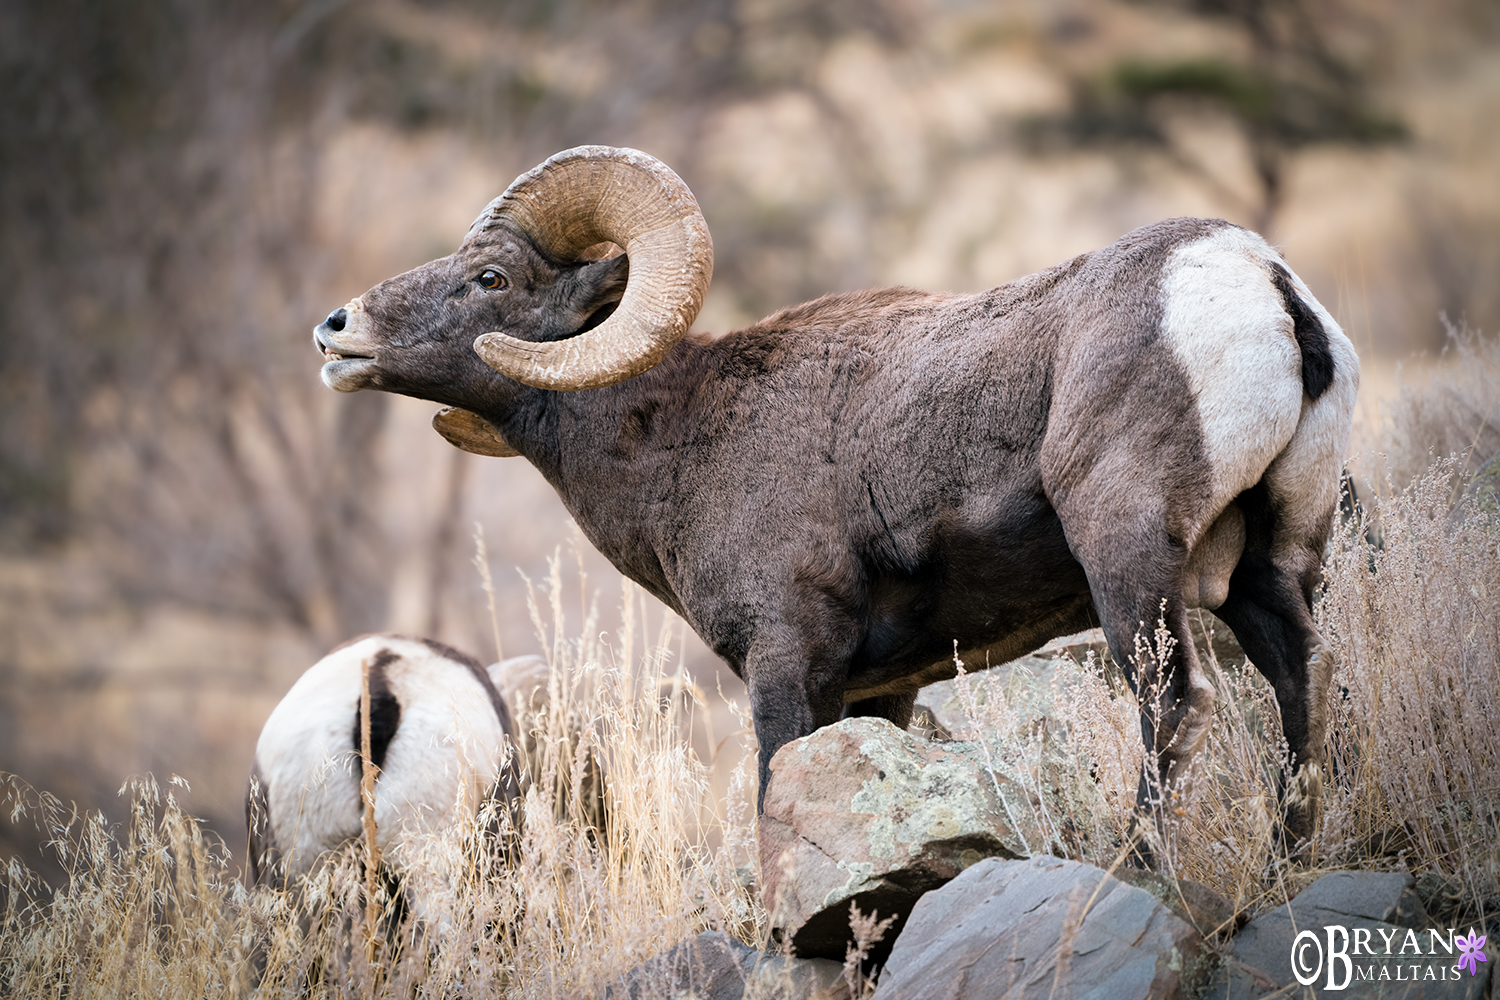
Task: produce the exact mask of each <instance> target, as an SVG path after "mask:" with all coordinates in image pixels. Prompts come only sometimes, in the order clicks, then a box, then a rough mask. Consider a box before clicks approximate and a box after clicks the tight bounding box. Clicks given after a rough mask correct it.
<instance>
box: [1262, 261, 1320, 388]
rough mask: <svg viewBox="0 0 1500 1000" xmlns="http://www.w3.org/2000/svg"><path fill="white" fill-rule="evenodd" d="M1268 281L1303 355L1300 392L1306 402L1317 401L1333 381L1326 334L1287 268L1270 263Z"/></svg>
mask: <svg viewBox="0 0 1500 1000" xmlns="http://www.w3.org/2000/svg"><path fill="white" fill-rule="evenodd" d="M1271 280H1272V281H1273V282H1275V284H1276V291H1278V292H1280V293H1281V305H1282V308H1284V309H1285V310H1286V314H1287V315H1288V316H1290V317H1292V334H1293V335H1294V336H1295V337H1296V338H1297V348H1298V350H1300V351H1301V352H1302V391H1303V392H1305V393H1307V397H1308V398H1309V399H1317V398H1318V397H1319V396H1321V395H1323V393H1324V392H1326V391H1328V386H1329V385H1331V384H1332V382H1333V352H1332V351H1330V350H1329V349H1328V331H1327V330H1324V329H1323V321H1322V320H1320V319H1318V314H1317V313H1315V312H1313V311H1312V310H1311V309H1309V308H1308V307H1307V303H1306V302H1303V301H1302V296H1300V295H1298V294H1297V289H1296V288H1294V287H1293V286H1292V276H1291V275H1290V274H1289V273H1288V272H1287V269H1286V268H1284V267H1282V266H1281V265H1280V264H1277V263H1275V262H1272V264H1271Z"/></svg>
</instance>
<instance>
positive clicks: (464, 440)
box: [432, 406, 521, 458]
mask: <svg viewBox="0 0 1500 1000" xmlns="http://www.w3.org/2000/svg"><path fill="white" fill-rule="evenodd" d="M432 429H433V430H435V431H437V432H438V433H439V434H441V435H442V436H443V439H444V440H445V441H447V442H448V443H449V444H451V445H452V446H453V447H455V448H457V449H459V450H460V451H467V452H470V453H472V454H475V455H486V456H488V457H490V458H513V457H515V456H516V455H519V454H521V453H520V452H519V451H516V449H514V448H512V447H511V446H510V442H509V441H507V440H505V435H503V434H501V433H500V428H498V427H496V426H495V425H494V424H492V423H490V422H489V421H488V420H486V419H484V418H483V417H481V416H480V415H479V414H477V413H474V412H473V411H471V410H461V409H459V408H458V407H456V406H445V407H443V408H442V409H441V410H438V411H437V412H436V413H434V414H433V415H432Z"/></svg>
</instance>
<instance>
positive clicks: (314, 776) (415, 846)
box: [245, 634, 520, 917]
mask: <svg viewBox="0 0 1500 1000" xmlns="http://www.w3.org/2000/svg"><path fill="white" fill-rule="evenodd" d="M366 661H368V662H369V664H370V706H371V707H370V744H371V747H370V749H371V753H370V756H371V759H372V760H373V761H374V763H375V765H376V766H377V767H378V768H379V774H378V777H377V779H376V782H375V795H374V798H375V823H376V831H377V832H376V838H375V839H376V844H377V846H378V847H379V849H380V854H381V857H382V866H383V867H384V868H385V869H386V872H387V874H388V875H390V876H393V877H395V878H400V879H406V880H408V882H410V880H411V877H412V876H415V875H416V874H417V873H416V872H415V870H414V866H415V865H418V862H419V858H420V855H421V853H422V850H423V847H424V846H425V845H426V844H429V843H431V841H432V835H433V834H434V833H436V832H437V831H439V830H443V829H447V828H451V827H452V826H453V825H454V824H455V823H459V822H473V820H474V817H475V816H476V815H477V814H478V811H479V809H480V807H481V805H482V804H483V803H485V802H487V801H491V800H494V801H496V803H497V805H498V806H499V807H500V809H501V811H502V813H504V812H510V813H511V814H512V815H514V814H515V813H514V807H515V806H518V805H519V795H520V783H519V768H518V762H517V758H516V751H517V748H516V739H515V732H514V729H513V726H512V724H511V716H510V711H509V709H508V708H507V705H506V702H505V698H504V697H503V696H502V694H501V692H500V691H499V690H498V689H497V688H496V685H495V683H494V682H493V681H492V680H491V678H490V673H489V671H487V670H486V669H485V668H484V667H482V666H481V665H480V664H479V662H478V661H477V660H475V659H474V658H472V657H470V656H467V655H465V654H463V653H461V652H459V651H458V650H455V649H452V648H450V647H448V646H445V645H443V644H442V643H439V642H436V641H433V640H431V639H413V638H408V637H406V636H399V635H388V634H378V635H367V636H362V637H361V638H358V639H354V640H351V641H350V642H348V643H345V644H344V645H343V646H340V647H339V648H337V649H335V650H334V651H333V652H331V653H329V654H328V655H327V656H325V657H323V659H321V660H319V661H318V662H317V663H315V664H313V666H312V667H310V668H309V669H308V670H307V672H306V673H304V674H303V675H302V676H301V677H300V678H299V679H298V680H297V682H296V683H295V684H293V685H292V688H291V690H290V691H288V692H287V694H286V697H284V698H283V699H282V700H281V702H280V704H278V705H277V706H276V708H275V709H274V710H272V712H271V716H270V718H269V719H267V720H266V724H265V727H264V729H262V730H261V734H260V739H259V741H258V742H257V743H256V748H255V765H254V768H253V770H252V772H251V776H250V787H249V790H248V792H247V793H246V797H245V818H246V822H247V824H248V826H249V834H250V879H251V881H252V882H253V883H254V884H283V883H284V880H285V879H286V877H287V876H289V875H292V874H304V875H305V874H307V873H309V872H311V871H313V870H314V869H315V868H316V867H317V865H318V863H319V861H320V859H321V858H322V857H324V856H325V855H326V854H327V853H328V852H330V851H333V850H336V849H338V848H339V847H341V846H343V845H344V844H346V843H348V842H349V841H351V840H354V839H356V838H359V837H361V836H362V835H363V826H362V820H363V808H362V805H361V802H360V794H359V786H360V775H361V769H362V763H361V756H360V742H361V734H360V727H361V719H360V710H359V709H360V689H361V674H362V665H363V664H364V663H365V662H366ZM497 847H498V845H497ZM422 867H425V866H422ZM424 881H425V880H424ZM415 888H416V887H415V886H413V885H410V884H408V887H407V889H408V891H407V893H406V897H407V898H406V900H405V901H404V902H406V903H407V904H408V905H411V906H412V908H413V911H414V912H415V913H416V915H417V916H419V917H423V916H425V914H424V913H423V911H424V910H425V909H426V906H425V905H424V900H423V898H422V896H423V895H424V893H422V892H416V891H413V890H414V889H415ZM432 888H436V887H432Z"/></svg>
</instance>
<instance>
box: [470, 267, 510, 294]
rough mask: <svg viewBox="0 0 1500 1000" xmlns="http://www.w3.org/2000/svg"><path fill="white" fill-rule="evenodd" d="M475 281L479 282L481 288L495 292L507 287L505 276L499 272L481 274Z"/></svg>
mask: <svg viewBox="0 0 1500 1000" xmlns="http://www.w3.org/2000/svg"><path fill="white" fill-rule="evenodd" d="M475 280H476V281H478V282H479V287H480V288H488V289H491V290H494V289H496V288H504V287H505V275H503V274H501V273H500V272H499V271H484V272H481V273H480V275H479V277H478V278H476V279H475Z"/></svg>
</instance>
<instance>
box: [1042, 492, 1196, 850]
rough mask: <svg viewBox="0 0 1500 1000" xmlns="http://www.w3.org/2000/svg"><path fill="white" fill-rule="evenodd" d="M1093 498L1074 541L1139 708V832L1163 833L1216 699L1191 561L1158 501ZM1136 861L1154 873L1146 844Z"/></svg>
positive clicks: (1108, 495)
mask: <svg viewBox="0 0 1500 1000" xmlns="http://www.w3.org/2000/svg"><path fill="white" fill-rule="evenodd" d="M1090 496H1091V499H1092V501H1093V503H1092V509H1091V510H1090V511H1089V512H1088V515H1089V516H1088V517H1086V518H1085V517H1082V516H1075V520H1074V524H1073V525H1072V526H1070V527H1069V536H1068V539H1069V544H1070V545H1071V546H1072V548H1073V551H1074V554H1075V555H1076V556H1077V558H1078V560H1079V562H1080V563H1082V565H1083V568H1084V571H1085V572H1086V573H1087V575H1088V581H1089V592H1090V594H1091V595H1092V597H1093V601H1094V609H1095V611H1096V612H1097V613H1098V616H1099V623H1100V625H1101V626H1102V627H1103V629H1104V635H1105V638H1106V639H1107V640H1108V641H1109V648H1110V651H1111V652H1112V653H1113V654H1114V657H1115V661H1116V662H1117V663H1119V664H1120V666H1121V668H1122V669H1123V671H1124V673H1125V677H1126V680H1127V681H1128V682H1129V683H1130V686H1131V689H1132V690H1133V691H1135V693H1136V694H1137V695H1138V696H1139V698H1140V700H1141V717H1140V721H1141V737H1142V740H1143V742H1144V744H1145V748H1146V761H1145V766H1144V768H1143V769H1142V774H1141V778H1140V783H1139V787H1138V790H1137V811H1138V812H1137V822H1136V827H1137V830H1138V831H1139V829H1140V826H1141V820H1142V819H1144V817H1145V816H1147V815H1148V814H1149V815H1150V816H1151V817H1152V819H1153V821H1154V822H1155V823H1156V825H1157V826H1158V827H1159V826H1160V823H1161V818H1162V815H1161V809H1162V804H1163V796H1164V794H1169V793H1170V790H1171V786H1172V784H1173V783H1174V782H1178V781H1180V780H1181V779H1182V777H1183V776H1184V775H1185V774H1186V772H1187V769H1188V764H1189V762H1190V761H1191V759H1192V757H1193V756H1194V755H1195V754H1196V753H1197V752H1198V750H1199V749H1200V748H1201V747H1202V745H1203V743H1204V741H1205V740H1206V739H1207V736H1208V731H1209V727H1210V725H1211V724H1212V721H1213V708H1214V690H1213V686H1212V685H1211V684H1210V683H1209V681H1208V679H1207V677H1206V676H1205V675H1204V674H1203V671H1202V669H1201V668H1200V666H1199V664H1198V657H1197V653H1196V652H1195V650H1194V648H1193V639H1192V634H1191V632H1190V630H1189V628H1188V622H1187V608H1186V605H1185V602H1184V600H1183V595H1182V578H1183V572H1184V569H1185V566H1186V562H1187V554H1186V552H1185V550H1184V547H1183V546H1182V545H1181V544H1180V543H1179V542H1177V541H1176V540H1175V539H1174V538H1173V537H1172V535H1171V534H1170V533H1169V531H1168V529H1167V525H1166V523H1164V520H1163V518H1162V516H1161V513H1160V506H1159V504H1160V501H1157V503H1156V504H1153V503H1152V502H1151V500H1150V498H1148V497H1143V496H1135V497H1132V496H1131V495H1130V494H1129V493H1128V492H1127V491H1122V490H1115V491H1102V490H1101V491H1096V492H1094V493H1092V494H1090ZM1133 504H1139V505H1140V508H1145V509H1139V508H1137V507H1135V506H1132V505H1133ZM1153 506H1154V507H1155V508H1156V509H1155V510H1152V509H1151V508H1152V507H1153ZM1064 523H1065V524H1066V523H1067V522H1066V521H1065V522H1064ZM1138 641H1139V642H1140V644H1141V645H1140V647H1139V649H1140V653H1139V655H1138V653H1137V649H1138V647H1137V642H1138ZM1135 860H1136V861H1137V862H1138V863H1142V864H1144V865H1146V866H1148V867H1149V866H1150V865H1151V863H1152V859H1151V854H1150V851H1149V849H1147V848H1146V846H1145V845H1144V844H1139V845H1138V846H1137V847H1136V859H1135Z"/></svg>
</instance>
